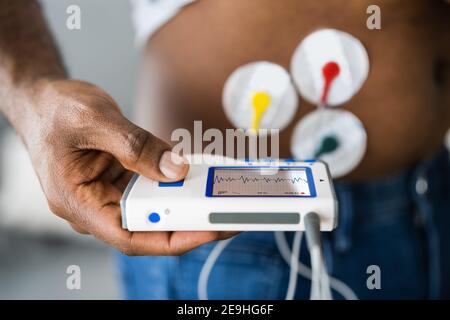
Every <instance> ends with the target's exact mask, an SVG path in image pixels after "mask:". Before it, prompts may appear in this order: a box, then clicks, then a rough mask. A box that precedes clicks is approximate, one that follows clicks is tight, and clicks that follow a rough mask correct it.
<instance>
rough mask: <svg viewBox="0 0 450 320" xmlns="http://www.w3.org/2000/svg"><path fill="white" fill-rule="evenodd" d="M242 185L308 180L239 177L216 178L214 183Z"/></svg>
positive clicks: (302, 180)
mask: <svg viewBox="0 0 450 320" xmlns="http://www.w3.org/2000/svg"><path fill="white" fill-rule="evenodd" d="M239 181H241V182H242V183H244V184H246V183H258V182H265V183H284V182H291V183H292V184H295V183H299V182H306V183H307V182H308V181H307V180H306V179H304V178H302V177H292V178H280V177H277V178H268V177H261V178H249V177H246V176H243V175H241V176H239V177H237V178H234V177H219V176H216V177H214V183H217V184H220V183H222V182H226V183H230V182H239Z"/></svg>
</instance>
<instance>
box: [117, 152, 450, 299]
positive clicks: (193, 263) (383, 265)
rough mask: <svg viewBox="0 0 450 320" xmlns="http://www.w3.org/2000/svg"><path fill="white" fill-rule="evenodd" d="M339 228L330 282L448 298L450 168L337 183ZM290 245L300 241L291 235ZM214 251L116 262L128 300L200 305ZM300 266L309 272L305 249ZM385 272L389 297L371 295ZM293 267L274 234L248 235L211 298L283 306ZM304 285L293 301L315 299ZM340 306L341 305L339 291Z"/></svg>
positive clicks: (330, 238)
mask: <svg viewBox="0 0 450 320" xmlns="http://www.w3.org/2000/svg"><path fill="white" fill-rule="evenodd" d="M335 187H336V193H337V195H338V199H339V206H340V211H339V213H340V215H339V224H338V228H337V229H336V230H335V231H333V232H331V233H324V254H325V258H326V263H327V268H328V271H329V273H330V274H331V275H332V276H333V277H335V278H337V279H339V280H341V281H342V282H344V283H345V284H347V285H348V286H349V287H350V288H351V289H352V290H353V291H354V292H355V293H356V295H357V296H358V298H360V299H423V298H432V299H440V298H447V299H448V298H450V160H449V153H448V152H447V151H446V150H441V151H440V152H439V153H438V154H437V155H436V156H435V157H434V158H433V159H431V160H429V161H427V162H425V163H422V164H420V165H418V166H417V167H415V168H412V169H411V170H408V171H406V172H403V173H401V174H398V175H395V176H391V177H388V178H384V179H380V180H372V181H367V182H362V183H343V182H336V183H335ZM286 235H287V239H288V242H289V244H291V242H292V234H291V233H286ZM214 246H215V243H210V244H206V245H204V246H202V247H200V248H198V249H196V250H193V251H191V252H189V253H187V254H185V255H183V256H181V257H127V256H124V255H122V254H117V258H118V263H119V266H120V270H121V277H122V280H123V281H122V283H123V288H124V292H125V294H126V297H127V298H129V299H198V295H197V283H198V278H199V273H200V270H201V268H202V266H203V264H204V262H205V260H206V259H207V257H208V255H209V253H210V251H211V249H212V248H213V247H214ZM301 261H302V262H304V263H305V264H307V263H309V255H308V252H307V250H306V247H305V243H304V244H303V246H302V251H301ZM371 265H376V266H378V267H379V268H380V275H381V278H380V280H381V282H380V284H381V289H369V288H368V286H367V279H368V278H369V276H370V275H371V274H372V273H368V271H367V268H368V267H369V266H371ZM288 279H289V267H288V265H287V264H286V262H285V261H284V260H283V259H282V257H281V255H280V253H279V251H278V249H277V246H276V243H275V240H274V233H272V232H244V233H242V234H240V235H239V236H237V237H236V238H234V239H233V240H232V241H231V243H230V244H229V245H228V246H227V248H226V249H225V250H224V252H223V253H222V254H221V255H220V257H219V258H218V260H217V262H216V264H215V265H214V268H213V270H212V272H211V275H210V277H209V282H208V297H209V298H210V299H284V297H285V295H286V290H287V285H288ZM309 290H310V281H309V280H307V279H305V278H303V277H299V279H298V285H297V291H296V294H295V298H297V299H307V298H308V297H309ZM333 297H334V298H335V299H340V298H342V296H340V295H339V294H338V293H337V292H335V291H333Z"/></svg>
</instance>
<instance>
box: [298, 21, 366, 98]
mask: <svg viewBox="0 0 450 320" xmlns="http://www.w3.org/2000/svg"><path fill="white" fill-rule="evenodd" d="M330 62H332V63H335V64H337V66H338V68H339V74H338V75H337V77H336V78H335V79H334V80H333V84H332V86H330V88H329V92H328V95H327V101H326V102H325V104H326V105H329V106H336V105H339V104H343V103H345V102H346V101H348V100H350V99H351V98H352V97H353V96H354V95H355V94H356V93H357V92H358V90H359V89H360V88H361V86H362V85H363V83H364V81H365V80H366V78H367V76H368V73H369V58H368V55H367V52H366V50H365V48H364V46H363V45H362V43H361V42H360V41H359V40H358V39H356V38H355V37H353V36H352V35H350V34H348V33H346V32H343V31H339V30H335V29H322V30H318V31H316V32H313V33H311V34H310V35H308V36H307V37H306V38H305V39H304V40H303V41H302V42H301V43H300V45H299V46H298V47H297V48H296V50H295V51H294V54H293V56H292V60H291V73H292V77H293V79H294V83H295V84H296V85H297V87H298V90H299V92H300V94H301V95H302V97H304V98H305V99H306V100H307V101H309V102H310V103H312V104H315V105H319V104H323V103H322V101H321V98H322V96H323V93H324V90H325V87H326V85H325V77H324V67H325V66H326V65H327V63H330Z"/></svg>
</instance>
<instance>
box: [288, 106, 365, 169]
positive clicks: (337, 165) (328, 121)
mask: <svg viewBox="0 0 450 320" xmlns="http://www.w3.org/2000/svg"><path fill="white" fill-rule="evenodd" d="M366 144H367V134H366V131H365V129H364V127H363V124H362V123H361V121H360V120H359V119H358V118H357V117H356V116H355V115H354V114H353V113H351V112H349V111H346V110H338V109H325V108H319V109H317V110H316V111H313V112H311V113H309V114H307V115H306V116H305V117H304V118H303V119H302V120H301V121H300V122H299V123H298V125H297V126H296V128H295V129H294V133H293V135H292V140H291V152H292V154H293V155H294V156H295V157H297V158H301V159H307V158H314V159H316V158H317V159H320V160H323V161H325V162H326V163H327V164H328V166H329V168H330V172H331V175H332V176H333V178H339V177H342V176H344V175H346V174H348V173H349V172H351V171H352V170H353V169H354V168H355V167H356V166H357V165H358V164H359V163H360V162H361V160H362V158H363V157H364V154H365V152H366Z"/></svg>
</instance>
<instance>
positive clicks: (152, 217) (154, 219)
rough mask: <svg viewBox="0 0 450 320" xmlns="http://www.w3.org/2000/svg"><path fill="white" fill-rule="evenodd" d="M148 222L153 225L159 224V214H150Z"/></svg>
mask: <svg viewBox="0 0 450 320" xmlns="http://www.w3.org/2000/svg"><path fill="white" fill-rule="evenodd" d="M148 220H149V221H150V222H151V223H157V222H159V220H161V217H160V216H159V214H158V213H156V212H152V213H150V214H149V215H148Z"/></svg>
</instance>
